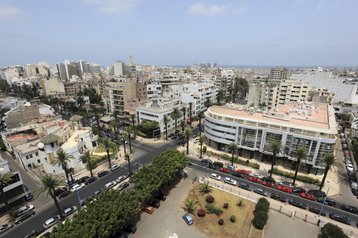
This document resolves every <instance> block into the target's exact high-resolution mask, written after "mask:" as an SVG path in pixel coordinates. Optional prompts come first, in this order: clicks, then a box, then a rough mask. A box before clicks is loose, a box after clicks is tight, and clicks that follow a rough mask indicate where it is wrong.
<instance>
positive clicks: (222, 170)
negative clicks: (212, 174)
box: [220, 168, 230, 174]
mask: <svg viewBox="0 0 358 238" xmlns="http://www.w3.org/2000/svg"><path fill="white" fill-rule="evenodd" d="M220 172H223V173H227V174H228V173H230V170H229V169H228V168H220Z"/></svg>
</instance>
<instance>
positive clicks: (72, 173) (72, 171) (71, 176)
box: [67, 167, 75, 183]
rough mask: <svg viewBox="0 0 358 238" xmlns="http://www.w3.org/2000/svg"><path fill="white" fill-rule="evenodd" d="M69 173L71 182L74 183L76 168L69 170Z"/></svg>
mask: <svg viewBox="0 0 358 238" xmlns="http://www.w3.org/2000/svg"><path fill="white" fill-rule="evenodd" d="M67 172H68V175H69V176H70V178H71V182H72V183H73V181H74V179H73V175H74V174H75V169H74V168H72V167H71V168H68V169H67Z"/></svg>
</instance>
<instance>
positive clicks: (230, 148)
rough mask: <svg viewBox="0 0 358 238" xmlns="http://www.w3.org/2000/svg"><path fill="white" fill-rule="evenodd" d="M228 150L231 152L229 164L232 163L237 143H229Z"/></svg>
mask: <svg viewBox="0 0 358 238" xmlns="http://www.w3.org/2000/svg"><path fill="white" fill-rule="evenodd" d="M228 149H229V152H230V153H231V165H234V156H235V153H236V151H237V145H236V143H231V144H230V145H229V148H228Z"/></svg>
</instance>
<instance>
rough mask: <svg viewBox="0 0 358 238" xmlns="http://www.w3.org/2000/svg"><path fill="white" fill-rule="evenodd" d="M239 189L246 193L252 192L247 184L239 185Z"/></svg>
mask: <svg viewBox="0 0 358 238" xmlns="http://www.w3.org/2000/svg"><path fill="white" fill-rule="evenodd" d="M239 188H242V189H245V190H247V191H252V188H251V187H250V185H248V184H247V183H240V184H239Z"/></svg>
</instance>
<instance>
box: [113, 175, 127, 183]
mask: <svg viewBox="0 0 358 238" xmlns="http://www.w3.org/2000/svg"><path fill="white" fill-rule="evenodd" d="M126 178H127V176H126V175H121V176H119V177H118V178H117V179H116V182H117V183H120V182H122V181H124V180H125V179H126Z"/></svg>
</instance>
